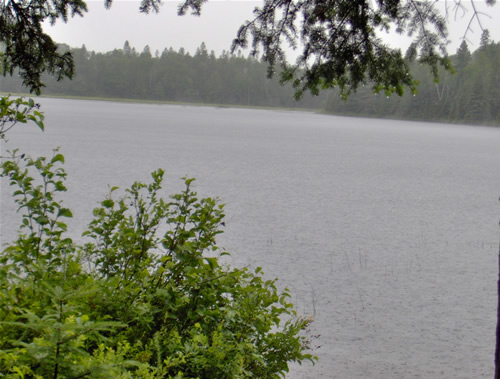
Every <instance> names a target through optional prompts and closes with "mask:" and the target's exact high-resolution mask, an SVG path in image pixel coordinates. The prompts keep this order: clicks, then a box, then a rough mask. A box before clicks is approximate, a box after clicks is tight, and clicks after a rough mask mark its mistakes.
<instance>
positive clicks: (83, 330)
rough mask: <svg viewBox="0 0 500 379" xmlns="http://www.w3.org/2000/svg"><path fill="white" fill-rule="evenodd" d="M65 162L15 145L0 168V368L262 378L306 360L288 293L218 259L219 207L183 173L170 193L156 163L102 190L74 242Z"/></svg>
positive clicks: (44, 373)
mask: <svg viewBox="0 0 500 379" xmlns="http://www.w3.org/2000/svg"><path fill="white" fill-rule="evenodd" d="M63 163H64V157H63V155H62V154H60V153H58V152H57V151H55V152H54V154H53V156H52V158H45V157H41V158H37V159H33V158H30V157H28V156H25V155H24V154H22V155H20V154H19V152H18V151H14V152H13V153H12V155H11V157H10V158H9V159H4V160H3V162H2V164H1V174H0V175H1V176H2V177H3V178H4V180H5V179H8V180H9V182H10V185H11V186H12V187H14V189H15V191H14V199H15V202H16V203H17V205H18V207H19V210H22V223H21V226H20V229H19V233H18V235H17V240H16V241H14V242H13V243H11V244H10V245H8V246H7V247H6V248H5V249H4V250H3V253H2V255H1V256H0V303H1V306H0V373H2V374H0V377H6V378H48V377H52V378H85V377H92V378H99V377H113V378H132V377H134V378H140V377H143V378H155V377H158V378H181V377H191V378H237V377H250V376H251V377H258V378H273V377H279V376H281V375H284V373H286V372H287V371H288V364H289V362H292V361H295V362H299V363H300V362H303V361H305V360H310V361H312V362H314V361H315V360H316V358H315V357H313V356H311V355H310V354H308V353H306V350H307V340H306V338H305V337H304V336H303V335H302V334H301V331H303V330H304V329H305V328H306V326H307V325H308V323H309V320H307V319H304V318H302V317H298V316H297V315H296V313H295V311H294V310H293V306H292V304H291V303H289V302H288V300H287V298H288V297H289V295H288V292H287V291H286V290H285V291H284V292H282V293H280V292H279V291H278V290H277V289H276V285H275V284H276V283H275V280H265V279H264V278H263V276H262V272H261V271H260V268H258V269H256V270H255V272H251V271H250V270H248V269H246V268H244V269H232V268H229V267H227V266H224V265H222V264H221V263H220V262H219V257H220V256H221V255H224V254H227V253H225V252H224V251H222V250H220V249H219V248H218V247H217V245H216V242H215V238H216V236H217V235H218V234H219V233H221V230H220V226H221V223H222V222H223V221H222V220H223V217H224V213H223V206H222V205H220V204H219V203H218V202H217V200H216V199H211V198H203V199H198V198H197V195H196V193H195V192H193V191H192V189H191V186H192V182H193V180H192V179H185V189H184V190H183V191H182V192H181V193H178V194H175V195H173V196H171V197H170V199H168V200H165V199H162V198H161V197H160V195H159V192H160V190H161V184H162V179H163V171H162V170H157V171H155V172H153V173H152V182H151V183H149V184H145V183H141V182H135V183H134V184H133V185H132V186H131V187H130V188H129V189H127V190H126V191H125V193H124V194H122V196H117V195H116V193H117V188H112V189H111V190H110V193H109V195H108V196H107V197H106V199H105V200H104V201H102V202H101V203H100V206H99V207H98V208H96V209H95V210H94V219H93V221H92V222H90V224H89V226H88V229H87V230H86V231H85V232H84V233H83V235H84V236H85V240H86V242H85V243H84V244H78V243H76V242H74V241H73V240H72V239H71V238H69V237H68V236H67V225H66V223H65V221H64V220H65V219H67V218H68V217H72V213H71V211H70V210H69V209H67V208H65V207H63V205H62V202H61V201H60V200H58V195H59V194H60V193H61V192H64V191H66V187H65V178H66V173H65V171H64V169H63V167H62V165H63Z"/></svg>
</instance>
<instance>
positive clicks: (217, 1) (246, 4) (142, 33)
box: [45, 0, 500, 57]
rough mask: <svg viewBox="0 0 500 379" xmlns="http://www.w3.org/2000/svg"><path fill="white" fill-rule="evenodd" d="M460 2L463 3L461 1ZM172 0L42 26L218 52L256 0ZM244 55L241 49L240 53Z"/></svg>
mask: <svg viewBox="0 0 500 379" xmlns="http://www.w3.org/2000/svg"><path fill="white" fill-rule="evenodd" d="M446 3H448V6H450V4H451V3H453V1H448V2H445V1H440V2H439V6H440V7H441V8H442V9H443V11H444V9H445V4H446ZM463 3H464V4H465V5H467V4H468V2H467V1H464V2H463ZM178 4H179V3H178V2H177V1H164V3H163V6H162V8H161V10H160V13H158V14H154V13H152V14H149V15H145V14H141V13H139V11H138V8H139V2H138V1H134V0H114V3H113V6H112V7H111V9H109V10H106V9H104V1H103V0H99V1H97V0H92V1H88V2H87V5H88V10H89V11H88V13H86V14H85V15H84V17H83V18H82V17H75V18H72V19H69V21H68V22H67V23H63V22H58V23H57V24H56V25H55V26H49V25H46V26H45V30H46V31H47V32H48V33H49V34H50V35H51V36H52V37H53V38H54V40H55V41H57V42H59V43H66V44H68V45H70V46H71V47H81V46H82V45H83V44H85V46H86V47H87V49H88V50H91V51H92V50H94V51H96V52H106V51H111V50H113V49H120V48H122V47H123V44H124V42H125V41H129V43H130V45H131V46H132V47H135V49H136V50H137V51H138V52H141V51H142V50H143V48H144V46H146V45H149V47H150V49H151V51H152V53H153V54H154V53H155V52H156V51H157V50H158V52H159V53H161V52H162V51H163V49H164V48H170V47H172V48H173V49H174V50H176V51H178V50H179V48H181V47H183V48H184V49H185V50H186V51H188V52H190V53H191V54H193V53H194V52H195V51H196V48H197V47H199V46H200V44H201V43H202V42H205V44H206V46H207V49H208V50H209V51H211V50H214V51H215V54H216V55H217V56H219V55H220V54H221V53H222V51H223V50H226V51H228V50H229V48H230V46H231V42H232V40H233V38H234V37H235V35H236V32H237V30H238V28H239V26H240V25H241V24H242V23H243V22H244V21H246V20H250V19H252V11H253V9H254V8H255V7H256V6H260V5H261V4H262V2H261V1H245V0H210V1H209V2H208V3H206V4H205V5H204V6H203V9H202V14H201V16H200V17H196V16H191V15H185V16H182V17H180V16H177V7H178ZM476 7H477V9H478V10H479V11H480V12H482V13H484V14H481V22H482V24H483V27H484V28H486V29H488V30H489V31H490V35H491V38H492V39H493V40H494V41H496V42H499V41H500V4H499V5H496V6H494V7H488V6H486V4H485V3H484V1H477V2H476ZM450 10H451V9H450ZM471 15H472V10H471V9H469V10H468V12H467V13H465V14H463V12H458V13H457V14H456V15H455V14H454V13H453V12H451V13H450V14H449V30H450V35H449V39H450V40H451V43H450V45H449V47H448V53H449V54H454V53H455V52H456V50H457V48H458V46H459V45H460V43H461V42H462V38H463V35H464V32H465V30H466V27H467V24H468V21H469V19H470V16H471ZM455 16H456V17H455ZM480 36H481V29H480V26H479V25H478V24H477V22H474V23H473V24H472V31H471V32H469V33H468V34H467V39H468V43H469V48H470V50H471V51H473V50H475V49H477V48H478V47H479V39H480ZM386 39H387V41H388V43H390V44H392V45H393V46H395V47H399V48H402V49H403V50H405V49H406V47H407V44H408V42H407V41H408V39H406V38H402V37H401V36H398V35H396V34H391V35H388V36H387V37H386ZM247 54H248V53H247V52H245V51H243V55H247ZM289 55H290V57H293V55H294V54H293V52H292V51H290V54H289Z"/></svg>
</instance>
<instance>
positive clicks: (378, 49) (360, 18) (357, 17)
mask: <svg viewBox="0 0 500 379" xmlns="http://www.w3.org/2000/svg"><path fill="white" fill-rule="evenodd" d="M205 1H207V0H185V1H184V2H183V3H181V4H180V6H179V14H180V15H183V14H185V13H187V12H191V13H192V14H194V15H199V14H200V13H201V10H202V5H203V3H204V2H205ZM486 3H487V4H489V5H494V3H495V0H487V1H486ZM111 4H112V0H105V2H104V5H105V6H106V7H108V8H109V7H110V6H111ZM471 4H472V7H473V16H472V18H471V22H472V21H473V20H474V19H479V14H478V12H477V11H476V8H475V6H474V1H471ZM160 6H161V0H142V1H141V4H140V7H139V10H140V11H141V12H144V13H149V12H158V11H159V9H160ZM450 7H453V8H454V9H457V8H460V7H463V5H462V1H460V0H459V1H450ZM85 11H86V4H85V2H84V1H83V0H29V1H28V0H17V1H13V0H10V1H6V2H3V3H2V5H1V14H0V42H2V43H3V45H4V51H3V52H2V55H1V63H2V67H3V71H4V73H7V72H8V73H11V74H12V73H13V72H14V69H19V72H20V75H21V77H22V78H23V81H24V84H25V85H26V86H28V87H29V88H30V89H31V90H32V91H34V92H36V93H39V92H40V90H41V88H42V86H43V83H42V81H41V77H40V75H41V73H42V72H44V71H48V72H49V73H51V74H54V75H55V76H56V77H57V78H59V79H60V78H62V77H71V76H72V75H73V70H74V67H73V61H72V58H71V55H70V54H68V53H63V52H59V51H58V50H57V46H56V44H55V43H54V42H53V41H52V39H51V38H50V37H49V36H48V35H47V34H45V33H44V32H43V30H42V27H41V25H42V22H43V21H44V20H46V19H48V20H49V21H50V22H51V23H55V22H56V20H58V19H60V20H62V21H67V19H68V15H71V16H74V15H82V14H83V12H85ZM254 15H255V18H254V19H253V20H251V21H247V22H246V23H245V24H244V25H242V26H241V28H240V29H239V31H238V33H237V36H236V38H235V39H234V42H233V47H232V48H233V51H234V50H235V49H237V48H239V47H249V46H250V47H251V49H252V54H254V55H256V56H260V55H262V57H263V59H264V60H265V61H266V62H267V63H268V65H269V69H268V74H269V75H270V76H272V75H273V73H274V71H275V70H277V69H280V75H281V80H282V81H283V82H286V81H292V83H293V85H294V87H295V88H296V91H297V92H296V96H297V97H300V96H301V95H302V93H303V92H304V91H306V90H309V91H311V92H312V93H313V94H317V93H318V92H319V91H320V90H322V89H327V88H332V87H338V88H340V89H341V93H342V94H343V95H344V96H347V95H348V94H349V93H350V92H351V91H352V90H355V89H356V88H357V87H358V86H359V85H360V84H365V83H369V84H371V85H373V88H374V90H376V91H380V90H384V91H385V92H386V93H387V94H391V93H397V94H399V95H401V94H402V93H403V89H404V87H405V86H406V87H408V88H410V90H412V91H416V83H415V81H414V80H413V78H412V76H411V74H410V72H409V67H408V63H407V60H405V58H408V59H409V60H411V59H415V58H417V57H418V58H419V59H420V60H421V61H422V62H423V63H426V64H428V65H429V66H430V67H431V70H432V73H433V75H434V77H435V79H437V75H438V67H439V66H440V65H442V66H444V67H445V68H447V69H451V65H450V62H449V60H448V59H447V54H446V43H447V28H446V17H445V16H444V15H442V14H440V12H439V11H438V10H437V8H436V1H432V0H422V1H414V0H376V1H371V0H264V2H263V5H262V6H261V7H256V8H255V10H254ZM389 30H392V31H396V32H398V33H402V34H403V33H405V34H408V35H409V36H411V37H413V43H412V44H411V46H410V48H409V49H408V51H407V53H406V56H403V53H402V52H401V51H400V50H398V49H394V48H391V47H390V46H388V45H387V44H386V43H384V42H383V41H382V39H381V38H380V33H381V32H384V31H389ZM288 46H291V47H294V48H298V49H300V51H301V53H300V55H299V56H298V58H297V61H296V62H295V63H293V64H292V63H289V62H288V61H287V59H286V54H285V49H286V48H287V47H288Z"/></svg>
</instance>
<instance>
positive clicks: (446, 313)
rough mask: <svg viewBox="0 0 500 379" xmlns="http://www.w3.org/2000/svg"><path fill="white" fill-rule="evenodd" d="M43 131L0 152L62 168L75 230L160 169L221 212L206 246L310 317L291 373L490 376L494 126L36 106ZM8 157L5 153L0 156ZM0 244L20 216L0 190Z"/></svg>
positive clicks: (31, 130)
mask: <svg viewBox="0 0 500 379" xmlns="http://www.w3.org/2000/svg"><path fill="white" fill-rule="evenodd" d="M41 103H42V110H43V111H44V112H45V114H46V132H45V133H41V132H40V131H39V130H38V129H37V128H36V127H35V126H26V125H19V126H17V127H16V128H15V130H13V131H12V132H9V134H8V139H9V142H8V144H7V147H8V148H9V149H13V148H14V147H20V148H21V149H22V150H23V151H26V152H29V153H30V154H31V155H32V156H35V155H50V153H51V149H52V148H54V147H57V146H60V147H61V152H62V153H63V154H64V155H65V157H66V165H65V167H66V170H67V171H68V175H69V180H68V187H69V192H68V193H67V198H66V200H65V204H66V205H68V206H69V207H71V208H72V209H73V214H74V216H75V218H74V220H73V221H72V223H71V226H72V228H75V229H76V230H78V232H77V233H75V235H74V237H78V235H79V234H80V233H81V231H82V230H83V228H84V226H85V225H86V224H87V222H88V221H90V219H91V214H92V213H91V212H92V208H93V207H95V206H97V203H98V201H100V200H102V199H103V198H104V196H105V194H106V193H107V192H108V188H109V187H108V185H110V186H114V185H117V186H120V187H121V188H125V187H127V186H129V185H130V184H131V183H132V182H133V181H135V180H148V178H149V173H150V172H151V171H153V170H155V169H157V168H164V169H165V171H166V177H167V182H166V186H165V187H166V192H165V195H169V194H171V193H173V192H174V191H178V190H180V189H181V188H182V181H181V180H180V178H181V177H183V176H189V177H195V178H196V179H197V180H196V182H195V183H196V187H195V188H196V190H197V191H198V193H199V195H200V196H218V197H220V199H221V201H222V202H224V203H225V204H226V215H227V219H226V226H225V233H224V234H223V235H221V236H220V239H219V245H221V246H224V247H225V248H226V249H227V250H228V251H229V252H230V253H231V254H232V256H231V258H230V263H231V264H233V265H236V266H249V267H252V268H254V267H257V266H261V267H262V268H263V270H264V271H265V273H266V275H267V276H269V277H273V278H274V277H278V278H280V281H279V283H280V285H281V286H282V287H288V288H289V289H290V291H291V293H292V296H293V302H294V303H295V304H296V307H297V310H298V312H299V313H300V314H303V315H307V316H309V315H311V316H312V317H313V320H314V321H313V323H312V326H311V335H312V336H315V337H312V346H313V347H315V350H314V353H315V354H316V355H318V356H319V358H320V361H319V362H318V363H317V364H316V365H315V366H314V367H313V366H311V365H304V366H298V367H296V366H294V367H293V369H292V371H291V373H290V375H289V377H290V378H426V379H428V378H478V377H491V376H492V372H493V364H494V361H493V355H494V346H495V327H496V306H497V294H496V288H497V287H496V286H497V284H496V280H497V278H498V238H499V233H498V231H499V228H498V221H499V219H500V207H499V201H498V198H499V196H500V175H499V168H500V129H499V128H490V127H477V126H475V127H472V126H459V125H445V124H436V123H417V122H406V121H394V120H376V119H364V118H345V117H335V116H328V115H319V114H312V113H306V112H293V111H271V110H251V109H232V108H213V107H192V106H181V105H153V104H132V103H115V102H98V101H83V100H60V99H42V100H41ZM2 153H3V154H5V148H4V151H3V152H2ZM1 216H2V218H1V222H2V224H1V227H2V229H1V231H2V241H3V242H6V241H8V240H10V239H12V238H13V236H14V233H15V230H16V227H15V225H17V223H16V222H17V221H16V220H18V217H17V216H16V214H15V206H14V204H12V201H11V199H10V188H9V186H8V185H6V183H4V182H2V193H1Z"/></svg>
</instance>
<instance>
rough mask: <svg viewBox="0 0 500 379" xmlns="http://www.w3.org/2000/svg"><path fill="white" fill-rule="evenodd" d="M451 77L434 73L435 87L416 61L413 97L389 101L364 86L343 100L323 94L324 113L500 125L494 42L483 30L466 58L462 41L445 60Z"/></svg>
mask: <svg viewBox="0 0 500 379" xmlns="http://www.w3.org/2000/svg"><path fill="white" fill-rule="evenodd" d="M450 59H451V61H452V63H453V66H454V68H455V73H454V74H451V73H449V72H446V71H444V70H443V71H441V72H439V77H440V80H439V82H435V81H434V80H433V77H432V74H431V73H430V72H429V69H428V68H427V67H425V66H424V65H421V64H419V63H417V62H414V63H412V66H411V67H412V72H413V75H414V77H415V79H417V80H418V81H419V85H418V94H417V95H416V96H412V94H411V93H405V94H404V96H402V97H398V96H391V97H390V98H388V97H387V96H386V95H384V94H383V93H379V94H374V93H373V91H372V90H371V88H370V87H369V86H366V87H362V88H359V89H358V91H357V92H356V93H354V94H352V95H351V96H350V98H349V100H348V101H343V100H342V99H341V98H340V96H339V93H338V91H332V92H330V93H329V99H328V101H327V107H326V108H327V111H328V112H331V113H335V114H344V115H363V116H369V117H390V118H396V119H414V120H426V121H443V122H454V123H469V124H493V125H500V86H499V83H500V66H499V64H500V43H495V42H492V41H491V40H490V38H489V33H488V32H487V31H485V32H484V33H483V36H482V38H481V45H480V47H479V48H478V49H477V50H476V51H474V53H471V52H470V51H469V48H468V46H467V43H466V42H465V41H463V42H462V44H461V46H460V48H459V49H458V50H457V52H456V54H455V55H453V56H451V57H450Z"/></svg>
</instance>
